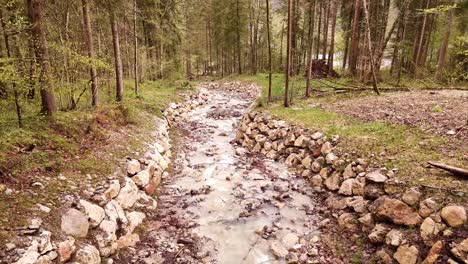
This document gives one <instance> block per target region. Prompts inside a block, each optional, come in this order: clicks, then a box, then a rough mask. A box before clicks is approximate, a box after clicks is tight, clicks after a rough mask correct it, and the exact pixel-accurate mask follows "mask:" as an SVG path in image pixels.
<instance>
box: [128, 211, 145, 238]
mask: <svg viewBox="0 0 468 264" xmlns="http://www.w3.org/2000/svg"><path fill="white" fill-rule="evenodd" d="M145 217H146V215H145V214H144V213H141V212H131V213H128V214H127V219H128V224H127V226H126V227H125V231H126V232H127V235H129V234H131V233H132V232H133V230H135V228H136V227H137V226H139V225H141V223H143V220H144V219H145Z"/></svg>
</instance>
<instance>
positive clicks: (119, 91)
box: [110, 11, 123, 102]
mask: <svg viewBox="0 0 468 264" xmlns="http://www.w3.org/2000/svg"><path fill="white" fill-rule="evenodd" d="M110 24H111V30H112V44H113V46H114V61H115V81H116V83H115V84H116V99H117V101H118V102H121V101H123V68H122V58H121V54H120V40H119V29H118V25H117V21H116V17H115V13H114V12H113V11H111V14H110Z"/></svg>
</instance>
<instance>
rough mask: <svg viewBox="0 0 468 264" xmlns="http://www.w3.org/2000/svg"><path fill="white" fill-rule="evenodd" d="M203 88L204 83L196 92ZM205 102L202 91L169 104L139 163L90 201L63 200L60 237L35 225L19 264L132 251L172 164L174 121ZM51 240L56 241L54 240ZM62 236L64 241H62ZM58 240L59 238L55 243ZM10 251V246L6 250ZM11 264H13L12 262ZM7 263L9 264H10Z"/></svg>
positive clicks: (96, 259) (130, 163)
mask: <svg viewBox="0 0 468 264" xmlns="http://www.w3.org/2000/svg"><path fill="white" fill-rule="evenodd" d="M203 86H207V84H202V85H201V86H200V87H203ZM207 100H208V93H207V91H206V89H204V88H201V89H199V91H198V93H197V94H195V95H190V96H187V98H186V100H185V101H184V102H183V103H171V104H170V106H169V107H168V108H167V109H166V111H165V112H164V116H165V118H164V119H161V118H158V119H157V120H156V121H155V122H156V123H157V128H156V130H155V131H154V134H153V136H154V138H155V139H156V141H155V142H153V143H152V144H151V145H150V147H149V150H148V151H147V152H146V153H145V155H144V156H143V157H141V158H139V159H132V158H128V159H127V164H126V167H125V169H124V170H122V172H118V173H117V177H110V178H111V179H109V181H108V182H106V183H103V184H101V185H100V186H98V187H97V188H95V192H93V193H91V194H90V195H89V197H87V198H86V199H85V198H82V197H79V196H78V195H75V196H70V195H69V196H67V197H65V198H64V200H65V201H66V202H65V204H67V205H64V207H65V209H64V211H63V215H61V216H58V217H57V218H59V219H60V218H61V220H60V226H61V231H62V232H61V233H57V234H52V233H51V232H49V231H47V230H45V229H43V228H42V226H41V224H42V221H40V220H38V221H33V222H34V223H31V225H30V226H29V227H26V229H29V230H31V234H35V233H38V234H39V236H32V237H31V242H30V246H29V248H27V249H16V253H17V255H19V256H18V258H19V259H18V260H16V262H15V263H17V264H33V263H34V264H36V263H37V264H38V263H41V264H46V263H54V262H59V263H86V264H100V263H101V262H102V261H103V260H106V263H112V262H113V261H112V258H111V256H112V255H113V254H115V253H116V252H118V250H121V249H125V248H128V247H133V246H135V244H136V243H137V242H138V241H139V240H140V238H139V235H138V233H136V232H135V229H136V228H137V227H138V226H140V225H141V224H142V223H143V221H144V220H145V217H146V214H145V212H147V211H150V210H155V209H156V207H157V201H156V200H155V199H154V198H153V195H154V194H155V192H156V190H157V188H158V186H159V185H160V183H161V180H162V179H163V178H165V177H166V176H167V175H168V173H167V172H166V171H167V169H168V167H169V164H170V162H171V142H170V137H169V128H170V126H171V124H172V123H173V122H176V121H179V120H182V119H184V117H185V116H186V114H187V113H188V112H189V111H191V110H192V109H194V108H195V107H198V106H200V105H203V104H205V103H206V101H207ZM52 237H54V240H55V241H53V239H52ZM60 237H61V238H62V239H60ZM55 238H59V239H55ZM8 247H11V250H13V249H14V244H12V243H10V245H7V249H8ZM11 262H14V260H12V261H11ZM11 262H8V263H11Z"/></svg>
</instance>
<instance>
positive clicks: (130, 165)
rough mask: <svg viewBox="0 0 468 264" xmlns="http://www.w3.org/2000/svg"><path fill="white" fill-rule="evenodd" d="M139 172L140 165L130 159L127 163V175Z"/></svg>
mask: <svg viewBox="0 0 468 264" xmlns="http://www.w3.org/2000/svg"><path fill="white" fill-rule="evenodd" d="M140 171H141V165H140V162H139V161H138V160H135V159H131V160H129V161H127V175H128V176H133V175H135V174H137V173H138V172H140Z"/></svg>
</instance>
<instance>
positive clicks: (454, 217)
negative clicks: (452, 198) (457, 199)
mask: <svg viewBox="0 0 468 264" xmlns="http://www.w3.org/2000/svg"><path fill="white" fill-rule="evenodd" d="M440 216H441V217H442V219H444V221H445V222H446V223H447V224H448V225H449V226H451V227H459V226H462V225H464V224H465V223H466V211H465V208H464V207H463V206H456V205H450V206H446V207H444V208H442V211H441V212H440Z"/></svg>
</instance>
